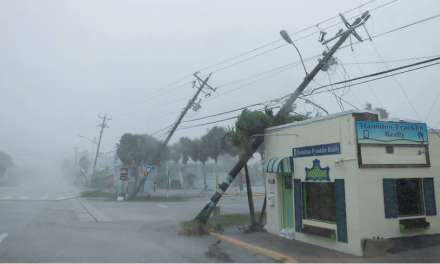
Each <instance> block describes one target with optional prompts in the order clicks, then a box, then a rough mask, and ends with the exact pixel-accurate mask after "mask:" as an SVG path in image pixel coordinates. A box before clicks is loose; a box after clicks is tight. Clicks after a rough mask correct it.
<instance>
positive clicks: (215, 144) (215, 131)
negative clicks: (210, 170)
mask: <svg viewBox="0 0 440 264" xmlns="http://www.w3.org/2000/svg"><path fill="white" fill-rule="evenodd" d="M225 134H226V130H225V129H224V128H223V127H218V126H215V127H213V128H212V129H208V131H207V133H206V135H205V138H204V140H205V142H206V144H207V145H208V147H209V148H208V154H209V157H210V158H211V159H213V160H214V161H215V163H217V158H218V156H220V155H221V154H223V153H224V152H225V151H224V149H223V148H222V146H221V140H222V138H223V137H224V136H225Z"/></svg>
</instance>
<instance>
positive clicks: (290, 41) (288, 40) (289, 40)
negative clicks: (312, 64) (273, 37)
mask: <svg viewBox="0 0 440 264" xmlns="http://www.w3.org/2000/svg"><path fill="white" fill-rule="evenodd" d="M280 34H281V37H283V39H284V40H285V41H286V42H287V43H289V44H292V45H293V46H294V47H295V49H296V51H298V54H299V57H300V58H301V62H302V65H303V67H304V71H305V72H306V76H307V75H308V73H307V70H306V66H305V65H304V61H303V58H302V56H301V53H300V52H299V50H298V48H297V47H296V45H295V44H294V43H293V41H292V39H291V38H290V36H289V34H288V33H287V31H285V30H281V31H280Z"/></svg>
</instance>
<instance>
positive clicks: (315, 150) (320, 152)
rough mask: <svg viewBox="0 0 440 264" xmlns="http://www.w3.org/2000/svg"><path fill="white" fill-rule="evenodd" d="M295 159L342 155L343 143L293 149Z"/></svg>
mask: <svg viewBox="0 0 440 264" xmlns="http://www.w3.org/2000/svg"><path fill="white" fill-rule="evenodd" d="M292 151H293V158H301V157H311V156H324V155H335V154H341V143H339V142H338V143H331V144H323V145H315V146H308V147H301V148H293V149H292Z"/></svg>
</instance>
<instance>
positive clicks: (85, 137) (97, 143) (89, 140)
mask: <svg viewBox="0 0 440 264" xmlns="http://www.w3.org/2000/svg"><path fill="white" fill-rule="evenodd" d="M78 137H82V138H85V139H87V140H88V141H90V142H92V143H93V144H95V145H98V143H96V142H95V141H93V140H91V139H89V138H86V137H85V136H81V135H78Z"/></svg>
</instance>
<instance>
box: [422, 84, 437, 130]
mask: <svg viewBox="0 0 440 264" xmlns="http://www.w3.org/2000/svg"><path fill="white" fill-rule="evenodd" d="M439 94H440V89H439V91H438V93H437V95H436V96H435V99H434V102H432V105H431V108H429V112H428V114H427V115H426V118H425V123H426V120H428V117H429V115H430V114H431V110H432V108H433V107H434V105H435V102H437V98H438V95H439Z"/></svg>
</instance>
